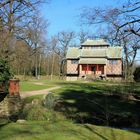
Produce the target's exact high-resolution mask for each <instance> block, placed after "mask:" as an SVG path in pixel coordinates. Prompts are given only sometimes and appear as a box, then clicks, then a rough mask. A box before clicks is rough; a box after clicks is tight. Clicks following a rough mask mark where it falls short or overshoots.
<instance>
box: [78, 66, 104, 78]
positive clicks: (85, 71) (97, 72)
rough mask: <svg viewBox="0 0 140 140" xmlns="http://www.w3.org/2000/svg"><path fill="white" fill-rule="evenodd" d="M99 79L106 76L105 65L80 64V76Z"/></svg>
mask: <svg viewBox="0 0 140 140" xmlns="http://www.w3.org/2000/svg"><path fill="white" fill-rule="evenodd" d="M87 75H90V76H92V77H99V76H105V75H106V65H105V64H80V65H79V76H80V77H82V76H87Z"/></svg>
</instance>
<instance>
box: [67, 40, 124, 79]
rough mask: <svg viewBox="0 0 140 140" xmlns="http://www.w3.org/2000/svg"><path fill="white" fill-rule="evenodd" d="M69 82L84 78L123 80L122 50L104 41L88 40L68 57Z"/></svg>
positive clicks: (71, 51)
mask: <svg viewBox="0 0 140 140" xmlns="http://www.w3.org/2000/svg"><path fill="white" fill-rule="evenodd" d="M66 60H67V80H78V79H82V78H88V77H90V78H93V79H94V78H102V79H112V78H113V79H114V78H115V79H121V77H122V48H121V47H119V46H115V47H114V46H110V45H109V44H108V43H107V42H105V41H104V40H102V39H100V40H87V41H85V42H84V43H83V44H81V47H80V48H69V49H68V51H67V55H66Z"/></svg>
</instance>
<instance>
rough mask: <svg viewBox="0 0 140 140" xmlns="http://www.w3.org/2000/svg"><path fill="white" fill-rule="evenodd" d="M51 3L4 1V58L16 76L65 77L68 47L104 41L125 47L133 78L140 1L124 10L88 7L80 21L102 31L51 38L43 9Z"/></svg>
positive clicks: (127, 71)
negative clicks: (88, 40)
mask: <svg viewBox="0 0 140 140" xmlns="http://www.w3.org/2000/svg"><path fill="white" fill-rule="evenodd" d="M49 2H50V1H49V0H30V1H28V0H5V1H3V0H0V58H1V59H4V60H6V61H8V63H9V64H10V67H11V69H12V71H13V73H14V74H15V75H34V76H36V78H39V76H40V75H51V76H52V75H62V74H63V75H65V73H66V72H65V56H66V52H67V49H68V47H79V45H80V44H81V43H83V42H84V41H85V40H86V39H87V38H96V37H98V38H103V39H105V40H107V41H108V42H109V43H110V44H111V45H112V46H113V45H114V46H117V45H119V46H122V47H123V54H124V55H123V62H124V63H123V64H124V75H125V79H132V78H133V77H132V75H133V68H134V65H135V59H136V56H137V54H138V50H139V48H140V17H139V13H140V2H139V1H138V0H127V2H125V3H124V4H123V5H122V6H120V7H114V8H110V7H106V8H100V7H96V8H95V7H86V8H83V10H82V11H81V13H80V22H81V23H82V24H83V25H84V24H86V25H91V26H92V27H96V29H97V28H98V30H96V35H95V34H94V33H91V32H88V31H85V30H82V29H81V31H79V32H78V33H76V32H75V31H61V32H59V33H57V34H56V35H54V36H52V37H50V38H49V37H48V34H47V32H48V26H49V21H48V20H45V19H44V18H43V17H42V16H41V14H40V10H39V7H40V6H41V5H42V4H44V3H49Z"/></svg>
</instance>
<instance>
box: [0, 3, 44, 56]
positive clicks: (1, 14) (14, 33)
mask: <svg viewBox="0 0 140 140" xmlns="http://www.w3.org/2000/svg"><path fill="white" fill-rule="evenodd" d="M42 2H45V0H30V1H29V0H5V1H3V0H0V19H1V23H2V24H1V25H2V26H3V27H2V28H3V32H4V33H5V36H4V39H3V46H4V47H5V52H9V53H11V51H10V50H11V47H12V46H14V45H15V43H16V41H15V40H16V37H18V35H19V31H20V32H22V30H23V29H24V28H25V27H26V26H27V25H28V23H30V19H31V17H32V16H33V14H34V11H35V10H37V8H38V6H39V5H40V4H41V3H42ZM8 56H10V54H8Z"/></svg>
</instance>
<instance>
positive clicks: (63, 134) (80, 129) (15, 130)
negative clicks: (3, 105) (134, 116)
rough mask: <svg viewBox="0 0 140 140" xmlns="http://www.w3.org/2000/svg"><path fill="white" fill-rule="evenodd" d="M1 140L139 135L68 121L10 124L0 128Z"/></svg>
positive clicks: (131, 138)
mask: <svg viewBox="0 0 140 140" xmlns="http://www.w3.org/2000/svg"><path fill="white" fill-rule="evenodd" d="M0 139H1V140H139V139H140V135H138V134H136V133H133V132H129V131H123V130H119V129H112V128H107V127H101V126H94V125H89V124H85V125H80V124H73V123H72V122H69V121H62V122H61V121H59V122H54V123H48V122H45V121H42V122H41V121H38V122H26V123H24V124H18V123H10V124H7V125H5V126H1V127H0Z"/></svg>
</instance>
